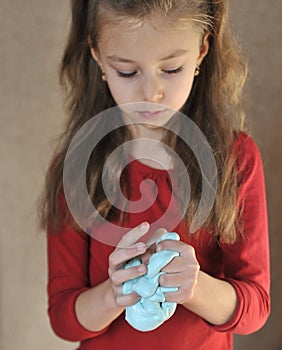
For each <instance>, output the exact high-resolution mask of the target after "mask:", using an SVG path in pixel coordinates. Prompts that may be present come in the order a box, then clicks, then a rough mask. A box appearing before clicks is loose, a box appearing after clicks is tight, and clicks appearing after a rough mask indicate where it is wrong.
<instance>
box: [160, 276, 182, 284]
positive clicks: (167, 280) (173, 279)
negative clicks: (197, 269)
mask: <svg viewBox="0 0 282 350" xmlns="http://www.w3.org/2000/svg"><path fill="white" fill-rule="evenodd" d="M159 283H160V286H161V287H180V286H181V285H182V283H183V276H182V274H180V273H173V274H169V273H166V274H163V275H161V276H160V278H159Z"/></svg>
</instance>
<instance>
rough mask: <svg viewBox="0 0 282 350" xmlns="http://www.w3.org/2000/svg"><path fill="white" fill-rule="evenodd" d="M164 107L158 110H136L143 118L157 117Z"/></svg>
mask: <svg viewBox="0 0 282 350" xmlns="http://www.w3.org/2000/svg"><path fill="white" fill-rule="evenodd" d="M164 111H165V109H162V110H158V111H137V113H138V114H139V115H140V116H141V117H142V118H145V119H155V118H157V117H159V116H160V115H161V114H163V113H164Z"/></svg>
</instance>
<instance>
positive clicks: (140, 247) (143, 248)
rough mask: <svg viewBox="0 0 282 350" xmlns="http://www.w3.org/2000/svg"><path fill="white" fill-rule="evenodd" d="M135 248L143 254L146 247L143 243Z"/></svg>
mask: <svg viewBox="0 0 282 350" xmlns="http://www.w3.org/2000/svg"><path fill="white" fill-rule="evenodd" d="M135 247H136V249H137V250H138V251H140V252H143V251H144V250H145V248H146V245H145V244H144V243H142V242H141V243H137V244H136V246H135Z"/></svg>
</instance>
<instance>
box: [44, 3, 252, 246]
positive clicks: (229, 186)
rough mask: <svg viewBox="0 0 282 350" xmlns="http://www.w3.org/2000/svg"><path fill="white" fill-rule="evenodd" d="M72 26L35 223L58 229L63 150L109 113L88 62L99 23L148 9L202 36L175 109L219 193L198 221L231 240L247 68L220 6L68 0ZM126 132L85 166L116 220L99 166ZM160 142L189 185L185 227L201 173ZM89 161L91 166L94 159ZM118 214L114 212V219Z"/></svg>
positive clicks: (96, 196)
mask: <svg viewBox="0 0 282 350" xmlns="http://www.w3.org/2000/svg"><path fill="white" fill-rule="evenodd" d="M71 4H72V23H71V28H70V33H69V37H68V41H67V45H66V48H65V51H64V55H63V58H62V62H61V69H60V78H61V83H62V85H63V87H64V89H65V92H66V96H67V99H66V101H67V111H68V119H67V120H66V126H65V132H64V133H63V134H62V135H61V137H60V140H59V142H58V145H57V147H56V150H55V153H54V156H53V159H52V162H51V164H52V166H50V168H49V171H48V172H47V175H46V184H45V189H44V193H43V194H42V196H41V205H40V222H41V226H42V227H43V228H46V226H47V225H48V224H49V225H51V226H52V227H53V229H54V230H57V231H59V230H60V227H61V225H62V220H71V217H70V215H69V216H68V219H66V217H65V215H66V213H63V214H62V211H61V210H60V206H59V203H60V196H61V194H62V187H63V166H64V159H65V156H66V152H67V149H68V147H69V145H70V142H71V140H72V138H73V137H74V135H75V133H76V132H77V131H78V130H79V129H80V128H81V127H82V126H83V125H84V124H85V123H86V122H87V121H88V120H89V119H90V118H91V117H92V116H94V115H97V114H98V113H100V112H102V111H104V110H106V109H108V108H111V107H114V106H115V105H116V104H115V101H114V100H113V98H112V96H111V93H110V91H109V89H108V87H107V84H105V82H103V80H102V78H101V72H100V68H99V67H98V65H97V63H96V62H95V61H94V60H93V59H92V57H91V53H90V47H89V38H90V42H91V46H93V47H94V48H97V44H98V40H99V28H100V27H101V24H102V23H104V22H105V21H106V20H111V19H112V20H115V21H116V22H117V23H118V22H119V21H121V20H123V21H124V20H126V19H127V20H130V21H131V22H130V23H135V24H136V23H142V21H143V20H144V19H145V18H146V17H147V16H149V15H151V14H152V13H153V12H154V11H158V12H160V13H161V14H163V15H165V16H168V18H169V19H171V21H172V22H173V23H175V24H176V25H177V24H181V23H185V21H186V22H187V20H192V21H194V22H195V24H196V25H198V26H199V27H200V28H201V29H202V30H203V33H204V32H208V33H209V34H210V36H209V46H210V48H209V52H208V54H207V56H206V57H205V59H204V61H203V63H202V65H201V74H200V75H199V76H198V77H197V79H195V81H194V84H193V87H192V91H191V94H190V96H189V98H188V100H187V101H186V103H185V105H184V107H183V109H182V110H181V111H182V112H183V113H184V114H185V115H187V116H189V118H191V119H192V120H193V121H194V122H195V123H196V124H197V126H198V127H199V128H200V129H201V130H202V132H203V134H204V135H205V137H206V138H207V140H208V142H209V144H210V146H211V148H212V150H213V153H214V157H215V160H216V165H217V169H218V170H219V171H218V188H217V194H216V200H215V204H214V206H213V209H212V211H211V213H210V215H209V217H208V219H207V221H206V223H205V226H206V227H208V228H209V229H210V231H211V234H212V235H213V236H215V237H216V238H218V239H220V240H221V241H225V242H228V243H233V242H235V240H236V237H237V229H238V222H239V210H238V206H237V192H238V188H237V172H236V154H234V152H233V145H234V141H235V138H236V131H238V130H241V129H242V128H243V125H244V114H243V112H242V109H241V105H240V101H241V93H242V88H243V86H244V82H245V79H246V64H245V62H244V60H243V58H242V55H241V53H240V50H239V48H238V45H237V43H236V40H235V38H234V36H233V35H232V33H231V31H230V26H229V23H228V9H227V5H228V4H227V0H214V1H208V0H194V1H192V0H191V1H189V0H144V1H139V0H103V1H101V0H88V1H86V0H72V1H71ZM130 139H131V135H130V132H129V131H128V130H127V128H126V127H124V128H120V129H118V130H116V131H115V132H113V133H112V134H111V138H110V142H109V139H108V140H107V141H105V142H103V143H102V144H100V145H98V146H97V149H95V151H94V152H93V155H92V157H91V158H90V161H89V165H88V177H87V183H88V188H89V192H90V196H91V199H92V201H93V204H94V205H95V207H96V208H97V209H98V211H99V213H100V214H101V215H102V216H103V217H105V218H107V219H110V218H112V217H115V216H116V215H118V213H117V212H116V211H115V208H114V207H113V206H112V205H111V203H110V202H109V200H108V199H107V198H106V196H105V193H104V192H103V189H102V186H101V174H102V169H103V164H104V162H105V160H106V158H107V156H108V155H109V154H111V152H112V151H113V150H115V149H116V148H117V147H118V146H119V145H120V144H122V143H123V142H125V141H127V140H130ZM165 142H166V143H167V144H168V145H169V146H170V147H172V148H173V149H175V151H176V152H177V153H178V154H179V155H180V157H181V158H182V159H183V161H184V164H185V165H186V167H187V171H188V173H189V176H190V182H191V189H192V192H191V200H190V204H189V207H188V210H187V213H186V216H185V218H186V221H187V222H188V223H189V222H191V220H192V218H193V215H194V214H195V211H196V208H197V206H198V204H199V199H200V196H201V176H200V175H201V174H200V170H199V167H198V164H197V160H196V159H195V157H194V158H193V154H192V152H191V151H190V150H189V149H188V148H187V147H186V145H184V143H183V142H182V141H181V140H180V139H179V138H178V137H177V136H175V135H170V134H167V135H166V138H165ZM94 160H95V161H94ZM119 214H120V213H119Z"/></svg>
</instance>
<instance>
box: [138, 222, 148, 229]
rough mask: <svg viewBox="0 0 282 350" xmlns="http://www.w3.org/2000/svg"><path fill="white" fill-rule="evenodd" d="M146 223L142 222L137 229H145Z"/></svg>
mask: <svg viewBox="0 0 282 350" xmlns="http://www.w3.org/2000/svg"><path fill="white" fill-rule="evenodd" d="M148 225H149V224H148V222H142V224H140V225H139V226H138V227H139V228H145V227H148Z"/></svg>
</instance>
